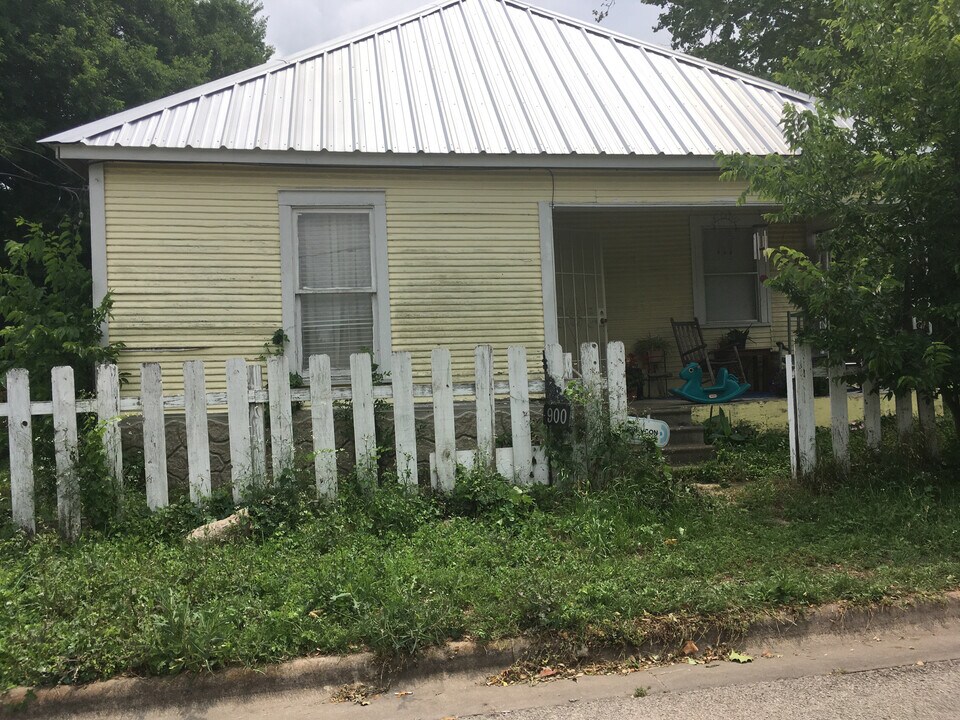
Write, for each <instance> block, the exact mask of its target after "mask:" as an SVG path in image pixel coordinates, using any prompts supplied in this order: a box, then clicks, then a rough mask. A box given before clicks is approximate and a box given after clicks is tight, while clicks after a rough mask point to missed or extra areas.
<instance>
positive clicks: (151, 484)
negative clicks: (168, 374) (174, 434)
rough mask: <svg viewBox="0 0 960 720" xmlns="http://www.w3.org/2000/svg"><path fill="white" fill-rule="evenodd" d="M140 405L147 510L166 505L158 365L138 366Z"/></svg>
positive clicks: (164, 428)
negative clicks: (141, 407)
mask: <svg viewBox="0 0 960 720" xmlns="http://www.w3.org/2000/svg"><path fill="white" fill-rule="evenodd" d="M140 401H141V404H142V405H143V470H144V475H145V476H146V483H147V507H149V508H150V509H151V510H157V509H158V508H163V507H166V506H167V504H168V503H169V497H168V488H167V429H166V424H165V423H164V417H163V376H162V373H161V370H160V363H143V364H142V365H141V366H140Z"/></svg>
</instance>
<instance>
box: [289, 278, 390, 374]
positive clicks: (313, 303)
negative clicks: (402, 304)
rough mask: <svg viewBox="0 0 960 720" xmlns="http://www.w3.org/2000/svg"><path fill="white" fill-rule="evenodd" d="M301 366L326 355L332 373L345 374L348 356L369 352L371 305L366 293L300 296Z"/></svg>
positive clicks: (347, 369)
mask: <svg viewBox="0 0 960 720" xmlns="http://www.w3.org/2000/svg"><path fill="white" fill-rule="evenodd" d="M300 330H301V333H302V338H303V365H304V367H306V366H307V363H308V362H309V358H310V356H311V355H329V356H330V365H331V367H332V368H333V370H334V372H336V371H341V372H349V370H350V353H357V352H362V351H370V352H372V351H373V303H372V301H371V295H370V294H368V293H349V294H348V293H344V294H340V295H313V294H308V295H301V296H300Z"/></svg>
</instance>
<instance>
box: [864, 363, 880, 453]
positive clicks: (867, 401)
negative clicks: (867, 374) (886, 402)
mask: <svg viewBox="0 0 960 720" xmlns="http://www.w3.org/2000/svg"><path fill="white" fill-rule="evenodd" d="M863 432H864V434H865V435H866V443H867V447H868V448H870V449H871V450H876V449H877V448H879V447H880V393H879V392H878V391H877V388H876V386H875V385H874V384H873V383H872V382H870V381H869V380H865V381H864V383H863Z"/></svg>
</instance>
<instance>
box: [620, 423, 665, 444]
mask: <svg viewBox="0 0 960 720" xmlns="http://www.w3.org/2000/svg"><path fill="white" fill-rule="evenodd" d="M626 431H627V434H628V435H631V436H633V437H634V438H635V439H636V440H635V442H638V443H639V442H641V440H642V438H650V439H651V440H653V441H654V442H655V443H656V444H657V447H666V446H667V443H668V442H670V426H669V425H667V424H666V423H665V422H664V421H663V420H654V419H653V418H649V417H628V418H627V425H626Z"/></svg>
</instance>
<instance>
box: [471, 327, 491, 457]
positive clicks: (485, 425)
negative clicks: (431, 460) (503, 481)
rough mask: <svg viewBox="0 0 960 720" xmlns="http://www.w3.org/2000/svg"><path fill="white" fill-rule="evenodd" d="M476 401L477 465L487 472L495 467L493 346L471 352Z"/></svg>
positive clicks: (479, 346)
mask: <svg viewBox="0 0 960 720" xmlns="http://www.w3.org/2000/svg"><path fill="white" fill-rule="evenodd" d="M473 361H474V367H473V369H474V380H475V381H476V386H475V387H476V390H475V395H476V399H477V464H478V465H480V466H481V467H485V468H486V469H487V470H494V469H495V468H496V466H497V399H496V395H495V394H494V385H493V382H494V381H493V346H492V345H477V347H476V348H475V349H474V351H473Z"/></svg>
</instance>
